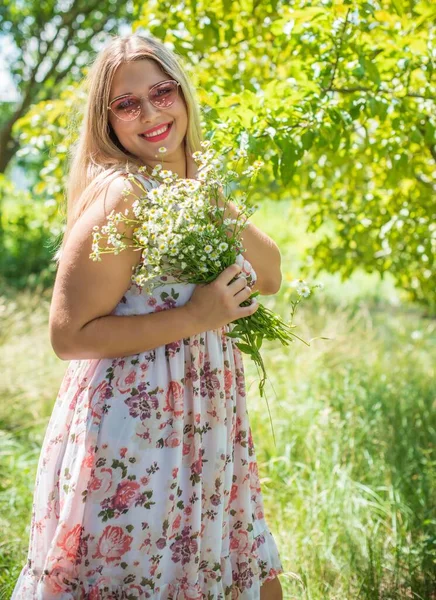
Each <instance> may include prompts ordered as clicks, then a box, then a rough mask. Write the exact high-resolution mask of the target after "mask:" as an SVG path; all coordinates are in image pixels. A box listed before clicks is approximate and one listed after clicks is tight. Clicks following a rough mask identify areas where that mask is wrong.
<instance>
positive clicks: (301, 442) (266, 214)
mask: <svg viewBox="0 0 436 600" xmlns="http://www.w3.org/2000/svg"><path fill="white" fill-rule="evenodd" d="M278 208H279V210H278ZM278 208H277V206H272V205H270V204H268V203H266V204H265V205H264V206H263V207H262V209H261V211H260V212H259V214H257V218H258V219H259V222H262V228H263V229H264V230H265V231H267V233H270V235H272V237H273V238H274V239H276V240H277V242H278V243H279V245H280V247H281V248H283V252H282V256H283V272H284V281H283V285H282V289H281V291H280V293H279V294H278V295H277V296H275V297H266V298H264V301H265V302H266V303H268V305H269V306H271V307H273V308H274V309H275V310H277V311H279V312H281V313H282V314H283V315H284V316H286V315H287V312H288V308H287V307H288V303H289V294H290V289H289V285H288V284H289V281H290V280H291V279H293V278H295V277H298V276H299V274H300V272H302V269H303V268H304V265H303V263H302V258H301V256H302V248H303V247H304V245H305V244H310V243H311V241H310V239H308V238H307V237H304V238H303V237H302V236H303V230H302V227H301V220H300V221H298V219H297V220H296V223H295V227H294V224H293V223H292V221H291V220H289V219H287V217H286V215H284V211H285V210H288V209H289V206H287V205H282V206H279V207H278ZM253 220H254V219H253ZM283 222H287V223H290V226H289V227H290V230H289V231H283V229H282V228H281V226H282V224H283ZM318 279H320V280H321V281H323V283H324V284H325V286H326V287H325V290H324V291H323V292H322V293H320V294H318V296H317V297H315V298H313V299H309V301H307V302H306V303H305V305H303V306H302V307H301V310H300V311H299V312H297V316H296V320H295V322H296V324H297V325H298V329H297V332H298V333H299V334H300V335H302V336H303V337H304V338H305V339H307V340H308V339H310V338H312V337H316V336H319V335H323V336H327V337H329V338H330V339H329V340H327V341H326V340H315V341H313V342H312V343H311V346H310V347H309V348H307V347H305V346H304V345H303V344H301V343H299V342H296V343H295V344H293V345H291V346H290V347H288V348H279V347H277V346H275V345H272V344H270V345H268V344H266V346H265V348H264V353H263V355H264V359H265V363H266V368H267V372H268V375H269V382H268V383H267V386H266V391H267V395H268V403H269V407H270V409H271V414H272V420H273V426H274V431H275V435H276V441H277V447H275V446H274V443H273V437H272V433H271V425H270V420H269V415H268V410H267V407H266V405H265V402H264V400H261V399H260V398H259V396H258V388H257V383H258V379H257V373H256V370H255V367H254V365H253V364H252V363H250V361H249V359H247V360H246V361H245V365H246V379H247V387H248V405H249V415H250V423H251V428H252V433H253V439H254V444H255V448H256V454H257V459H258V463H259V471H260V475H261V483H262V490H263V497H264V502H265V508H266V518H267V521H268V523H269V525H270V528H271V530H272V532H273V533H274V536H275V539H276V541H277V544H278V547H279V550H280V554H281V557H282V562H283V565H284V568H285V573H284V575H282V576H281V581H282V586H283V590H284V598H285V599H286V600H290V599H301V600H303V599H304V600H333V599H334V600H348V599H350V600H351V599H355V598H362V599H367V600H375V599H377V600H381V599H383V600H385V599H386V600H387V599H390V600H391V599H392V600H394V599H395V600H396V599H407V598H414V599H421V600H432V599H435V598H436V509H435V504H436V503H435V498H436V451H435V444H436V411H435V408H436V405H435V385H434V364H435V361H434V358H435V348H434V339H435V336H434V333H435V323H434V321H431V320H428V319H424V318H423V317H422V315H421V313H420V311H419V310H418V309H415V308H414V307H410V306H403V305H402V304H401V302H400V294H399V292H398V291H397V290H395V288H394V287H393V285H392V283H391V282H390V280H389V279H387V280H386V281H380V280H379V279H378V278H377V277H376V276H369V275H366V274H362V273H357V274H356V276H354V277H353V278H352V279H351V280H350V281H348V282H346V283H344V284H342V283H340V281H339V278H338V277H336V276H331V275H328V274H321V275H320V276H319V277H318ZM49 300H50V294H49V293H48V295H45V296H44V295H43V294H35V293H33V294H29V293H27V292H23V293H20V294H19V295H16V294H15V293H14V295H13V296H8V295H7V294H6V295H5V296H3V297H2V299H1V300H0V311H1V313H2V317H3V319H2V320H3V323H4V325H3V328H2V330H1V333H0V336H1V337H0V362H1V364H2V378H1V379H0V532H1V533H0V588H1V590H2V591H0V598H6V599H8V598H10V593H11V590H12V588H13V585H14V583H15V580H16V578H17V577H18V574H19V571H20V569H21V568H22V566H23V564H24V562H25V558H26V550H27V543H28V535H29V525H30V516H31V504H32V493H33V485H34V479H35V474H36V466H37V460H38V456H39V451H40V446H41V443H42V440H43V435H44V432H45V427H46V424H47V422H48V418H49V416H50V412H51V409H52V406H53V404H54V400H55V397H56V394H57V391H58V387H59V384H60V381H61V378H62V375H63V373H64V371H65V369H66V363H65V362H62V361H60V360H58V359H57V358H56V356H55V355H54V353H53V351H52V349H51V347H50V344H49V339H48V330H47V318H48V307H49Z"/></svg>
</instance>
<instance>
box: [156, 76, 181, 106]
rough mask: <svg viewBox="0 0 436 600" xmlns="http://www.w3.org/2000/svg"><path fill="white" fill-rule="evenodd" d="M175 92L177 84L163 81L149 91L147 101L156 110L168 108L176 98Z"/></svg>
mask: <svg viewBox="0 0 436 600" xmlns="http://www.w3.org/2000/svg"><path fill="white" fill-rule="evenodd" d="M177 92H178V85H177V83H175V82H174V81H165V82H164V83H161V84H159V85H157V86H156V87H155V88H153V89H152V90H151V92H150V94H149V99H150V102H151V103H152V104H153V105H154V106H156V107H157V108H168V106H171V104H173V103H174V101H175V99H176V98H177Z"/></svg>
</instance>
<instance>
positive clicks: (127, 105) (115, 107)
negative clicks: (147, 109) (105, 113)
mask: <svg viewBox="0 0 436 600" xmlns="http://www.w3.org/2000/svg"><path fill="white" fill-rule="evenodd" d="M111 108H112V111H113V112H114V114H115V115H116V116H117V117H118V118H119V119H122V120H123V121H132V120H133V119H136V117H137V116H138V115H139V113H140V112H141V100H140V98H138V97H137V96H127V97H126V98H120V99H119V100H115V102H113V103H112V105H111Z"/></svg>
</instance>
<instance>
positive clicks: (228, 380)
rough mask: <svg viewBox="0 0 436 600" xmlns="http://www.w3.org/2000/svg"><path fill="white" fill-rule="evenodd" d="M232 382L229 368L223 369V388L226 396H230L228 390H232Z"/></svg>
mask: <svg viewBox="0 0 436 600" xmlns="http://www.w3.org/2000/svg"><path fill="white" fill-rule="evenodd" d="M232 383H233V375H232V371H231V370H230V369H225V371H224V390H225V392H226V396H230V392H231V390H232Z"/></svg>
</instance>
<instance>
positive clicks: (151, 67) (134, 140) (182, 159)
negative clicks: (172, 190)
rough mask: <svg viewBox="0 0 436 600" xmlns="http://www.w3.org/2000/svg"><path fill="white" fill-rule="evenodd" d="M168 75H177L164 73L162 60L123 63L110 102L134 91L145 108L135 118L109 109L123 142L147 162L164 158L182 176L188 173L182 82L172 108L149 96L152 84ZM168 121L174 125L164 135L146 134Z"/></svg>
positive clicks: (157, 162)
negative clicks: (159, 105)
mask: <svg viewBox="0 0 436 600" xmlns="http://www.w3.org/2000/svg"><path fill="white" fill-rule="evenodd" d="M168 79H173V77H171V76H169V75H167V74H166V73H164V72H163V71H162V70H161V68H160V66H159V64H158V63H157V62H156V61H154V60H152V59H143V60H138V61H131V62H128V63H124V64H122V65H121V66H120V67H118V69H117V71H116V72H115V76H114V78H113V81H112V86H111V91H110V96H109V104H110V103H111V101H112V100H113V99H114V98H118V97H119V96H123V95H124V94H132V95H134V96H138V97H142V98H143V100H142V110H141V113H140V115H139V116H138V117H137V118H136V119H134V120H132V121H122V120H121V119H119V118H118V117H117V116H116V115H115V114H114V112H113V111H112V110H108V118H109V123H110V124H111V126H112V128H113V130H114V133H115V135H116V136H117V138H118V140H119V142H120V143H121V144H122V146H123V147H124V148H125V149H126V150H127V151H128V152H130V153H131V154H133V155H134V156H136V157H137V158H139V159H140V160H141V162H142V163H143V164H144V165H148V166H150V167H154V166H155V165H157V164H161V162H162V160H163V161H164V163H165V168H168V169H171V170H173V171H174V172H176V173H178V174H179V176H180V177H186V155H185V146H184V139H185V135H186V131H187V128H188V112H187V109H186V105H185V102H184V100H183V96H182V91H181V89H180V86H179V91H178V95H177V97H176V100H175V101H174V103H173V104H172V105H171V106H169V107H168V108H157V107H156V106H153V105H152V104H151V102H150V101H149V100H147V99H146V98H145V96H147V95H148V94H149V90H150V88H152V87H153V86H154V85H156V84H157V83H160V82H162V81H167V80H168ZM168 124H171V126H170V128H169V130H168V131H167V132H165V133H164V134H163V135H159V136H156V137H155V138H153V137H148V138H147V137H146V136H145V135H144V134H147V133H148V132H149V131H150V130H152V129H156V128H157V129H160V128H162V127H164V126H166V125H168ZM150 133H153V132H152V131H150ZM164 136H165V137H164ZM161 146H165V148H166V149H167V151H166V152H165V154H163V155H162V154H161V153H159V151H158V150H159V148H160V147H161Z"/></svg>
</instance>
